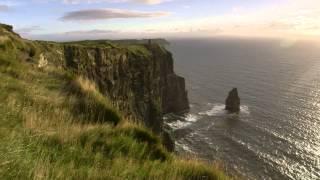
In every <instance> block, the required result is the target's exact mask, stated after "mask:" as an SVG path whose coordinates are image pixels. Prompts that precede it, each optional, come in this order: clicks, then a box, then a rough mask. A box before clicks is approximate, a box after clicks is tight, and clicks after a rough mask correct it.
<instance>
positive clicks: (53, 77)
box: [0, 50, 229, 179]
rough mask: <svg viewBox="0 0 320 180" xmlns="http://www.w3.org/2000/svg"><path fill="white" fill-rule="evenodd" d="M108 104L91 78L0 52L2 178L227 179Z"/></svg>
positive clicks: (0, 150)
mask: <svg viewBox="0 0 320 180" xmlns="http://www.w3.org/2000/svg"><path fill="white" fill-rule="evenodd" d="M34 54H35V53H34ZM111 104H112V103H111V102H110V101H109V100H108V99H107V98H106V97H105V96H104V95H103V94H101V93H100V92H99V90H98V89H97V87H96V85H95V83H94V82H93V81H91V80H89V79H86V78H84V77H80V76H75V75H71V76H70V74H69V73H68V72H66V71H65V70H62V69H58V68H55V67H50V66H49V67H47V68H45V69H38V68H37V66H35V65H33V64H32V63H29V64H28V63H23V62H20V61H18V60H17V59H16V58H14V57H12V56H11V55H10V54H5V53H1V50H0V177H1V179H229V178H228V177H227V176H225V175H224V173H223V172H222V171H220V170H218V168H217V167H215V166H212V165H208V164H203V163H201V162H197V161H195V160H183V159H180V158H178V157H176V156H175V155H173V154H171V153H168V152H167V151H166V150H165V149H164V147H163V146H162V143H161V140H160V139H159V137H157V136H155V135H154V134H153V133H152V132H150V131H149V130H148V129H146V128H145V127H143V126H142V125H139V124H134V123H132V122H130V121H128V120H126V118H125V117H123V115H121V113H120V112H119V111H118V110H117V109H116V108H114V107H113V106H112V105H111Z"/></svg>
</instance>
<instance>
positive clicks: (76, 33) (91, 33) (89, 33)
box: [63, 29, 120, 36]
mask: <svg viewBox="0 0 320 180" xmlns="http://www.w3.org/2000/svg"><path fill="white" fill-rule="evenodd" d="M115 33H120V31H114V30H100V29H94V30H88V31H68V32H65V33H63V34H65V35H71V36H83V35H84V36H101V35H108V34H115Z"/></svg>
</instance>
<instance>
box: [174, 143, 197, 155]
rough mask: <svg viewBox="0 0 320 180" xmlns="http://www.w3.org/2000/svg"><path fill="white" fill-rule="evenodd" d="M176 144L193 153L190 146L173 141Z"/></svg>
mask: <svg viewBox="0 0 320 180" xmlns="http://www.w3.org/2000/svg"><path fill="white" fill-rule="evenodd" d="M175 144H176V146H178V147H180V148H182V149H183V150H184V151H186V152H189V153H194V152H193V151H192V150H191V148H190V147H188V146H187V145H185V144H183V143H179V142H177V141H176V142H175Z"/></svg>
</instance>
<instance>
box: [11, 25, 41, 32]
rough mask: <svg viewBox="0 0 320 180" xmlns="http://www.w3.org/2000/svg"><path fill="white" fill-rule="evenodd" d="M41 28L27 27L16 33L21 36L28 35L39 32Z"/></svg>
mask: <svg viewBox="0 0 320 180" xmlns="http://www.w3.org/2000/svg"><path fill="white" fill-rule="evenodd" d="M41 30H42V28H41V27H40V26H29V27H24V28H19V29H17V30H16V31H17V32H18V33H21V34H30V33H33V32H34V31H41Z"/></svg>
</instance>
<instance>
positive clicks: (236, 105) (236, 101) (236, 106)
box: [226, 88, 240, 113]
mask: <svg viewBox="0 0 320 180" xmlns="http://www.w3.org/2000/svg"><path fill="white" fill-rule="evenodd" d="M226 110H227V111H229V112H231V113H235V112H239V111H240V98H239V96H238V89H237V88H233V89H232V90H231V91H230V92H229V95H228V97H227V99H226Z"/></svg>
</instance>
